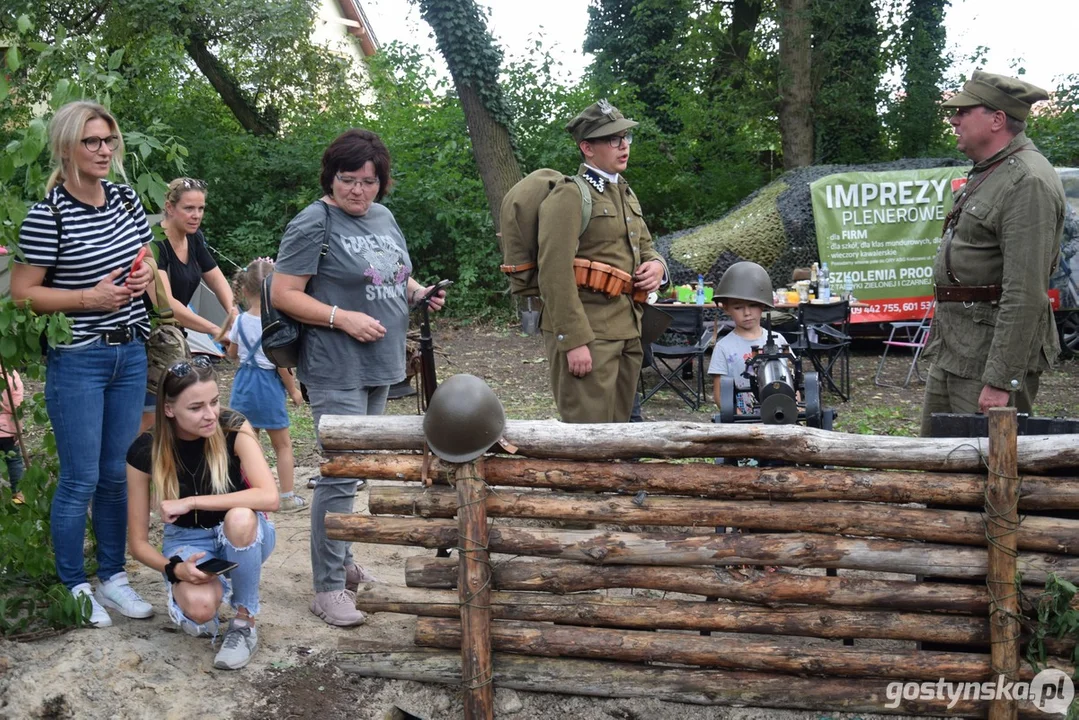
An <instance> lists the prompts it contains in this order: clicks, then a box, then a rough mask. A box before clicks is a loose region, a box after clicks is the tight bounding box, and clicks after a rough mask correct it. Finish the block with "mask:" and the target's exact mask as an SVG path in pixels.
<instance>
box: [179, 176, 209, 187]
mask: <svg viewBox="0 0 1079 720" xmlns="http://www.w3.org/2000/svg"><path fill="white" fill-rule="evenodd" d="M180 185H182V186H183V188H184V190H205V189H206V181H205V180H195V179H193V178H183V179H181V180H180Z"/></svg>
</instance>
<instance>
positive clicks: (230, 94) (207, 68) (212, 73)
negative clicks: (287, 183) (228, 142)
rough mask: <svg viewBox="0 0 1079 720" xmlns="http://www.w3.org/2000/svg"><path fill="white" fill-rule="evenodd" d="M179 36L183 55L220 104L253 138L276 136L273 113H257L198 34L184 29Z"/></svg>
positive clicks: (227, 70) (223, 65)
mask: <svg viewBox="0 0 1079 720" xmlns="http://www.w3.org/2000/svg"><path fill="white" fill-rule="evenodd" d="M181 37H183V38H184V49H185V50H187V54H188V55H189V56H190V57H191V59H192V60H194V61H195V65H197V66H198V68H199V70H201V71H202V74H203V75H205V76H206V79H207V80H209V81H210V84H211V85H212V86H213V88H214V90H216V91H217V94H218V95H220V96H221V101H222V102H223V103H225V106H226V107H227V108H228V109H229V110H230V111H231V112H232V114H233V115H234V116H235V117H236V120H237V121H238V122H239V123H240V125H241V126H242V127H243V128H244V129H245V130H247V131H248V132H250V133H251V134H253V135H266V136H272V135H276V134H277V130H278V127H277V119H276V118H275V117H274V116H273V113H272V112H266V113H260V112H259V110H258V108H257V107H255V105H254V103H253V102H251V100H250V99H249V98H248V97H247V95H246V93H244V91H243V89H242V88H240V86H239V84H238V83H237V82H236V79H235V78H234V77H233V76H232V73H231V72H229V69H228V68H227V67H226V66H225V64H224V63H222V62H221V61H220V60H218V59H217V56H216V55H214V54H213V53H212V52H211V51H210V48H209V47H208V46H207V44H206V40H205V39H204V38H203V37H202V35H201V34H199V32H198V31H196V30H193V29H191V28H185V32H184V33H181Z"/></svg>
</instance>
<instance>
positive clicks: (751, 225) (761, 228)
mask: <svg viewBox="0 0 1079 720" xmlns="http://www.w3.org/2000/svg"><path fill="white" fill-rule="evenodd" d="M965 164H966V165H969V163H965V162H964V161H961V160H952V159H947V158H919V159H913V160H897V161H895V162H889V163H876V164H873V165H814V166H811V167H806V168H799V169H798V170H792V171H791V172H788V173H785V174H784V175H783V176H782V177H780V178H779V179H778V180H776V181H774V182H772V183H770V184H768V185H765V186H764V187H763V188H761V189H760V190H758V191H756V192H755V193H753V194H752V195H750V196H749V197H747V198H746V199H745V200H743V201H742V202H741V203H739V205H738V206H737V207H735V208H734V209H733V210H731V211H730V212H729V213H727V215H726V216H724V217H723V218H721V219H720V220H717V221H715V222H713V223H709V224H708V225H702V226H700V227H696V228H692V229H690V230H682V231H679V232H676V233H671V234H670V235H664V236H663V237H660V238H657V239H656V241H655V242H656V249H657V250H658V251H659V252H660V253H661V254H662V255H663V256H664V257H665V258H666V259H667V263H668V266H669V267H670V270H671V276H672V280H673V282H674V283H675V284H684V283H690V282H695V281H696V280H697V275H698V274H702V275H704V278H705V281H706V282H708V283H712V284H715V283H718V282H719V279H720V277H722V275H723V273H724V272H725V271H726V269H727V268H729V267H730V266H731V265H733V264H734V263H736V262H739V261H741V260H751V261H753V262H755V263H758V264H760V265H762V266H764V268H765V269H766V270H768V274H769V276H771V278H772V285H773V287H783V286H786V285H788V284H790V281H791V272H792V271H793V270H794V269H795V268H797V267H808V266H809V265H810V264H812V263H813V262H816V261H818V260H819V255H818V253H817V236H816V229H815V228H814V225H813V203H812V201H811V200H810V197H809V185H810V183H812V182H814V181H816V180H819V179H820V178H822V177H825V176H827V175H835V174H837V173H846V172H884V171H890V170H924V169H927V168H935V167H955V166H961V165H965ZM1077 254H1079V219H1077V216H1076V213H1075V212H1074V211H1073V210H1071V209H1070V208H1069V210H1068V217H1067V219H1066V221H1065V225H1064V240H1063V252H1062V254H1061V267H1060V269H1059V270H1058V271H1057V273H1056V274H1055V275H1054V276H1053V281H1052V286H1053V287H1055V288H1058V289H1060V290H1061V300H1062V304H1063V306H1064V307H1076V306H1077V305H1079V291H1077V290H1076V287H1077V285H1079V257H1076V255H1077Z"/></svg>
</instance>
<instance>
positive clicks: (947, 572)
mask: <svg viewBox="0 0 1079 720" xmlns="http://www.w3.org/2000/svg"><path fill="white" fill-rule="evenodd" d="M456 528H457V526H456V523H454V522H452V521H448V520H426V519H421V518H410V519H402V518H387V517H367V516H365V515H346V514H339V513H327V514H326V531H327V534H328V535H329V537H331V538H334V539H336V540H349V541H352V542H369V543H381V544H389V545H416V546H420V547H429V548H451V547H453V546H454V544H455V543H456V542H457V537H456V534H457V531H456ZM488 547H489V549H490V550H491V552H496V553H505V554H508V555H532V556H539V557H549V558H559V559H563V560H575V561H577V562H583V563H589V564H595V565H607V564H610V565H665V566H671V565H675V566H680V565H784V566H793V567H818V568H821V567H823V568H848V569H853V570H871V571H875V572H893V573H909V574H917V573H921V574H925V575H933V576H937V577H984V576H985V573H986V556H987V552H986V550H985V549H984V548H973V547H964V546H958V545H930V544H926V543H916V542H909V541H902V540H874V539H861V538H845V537H835V536H831V535H816V534H811V533H787V534H779V535H771V534H746V535H742V534H729V535H715V534H708V535H686V534H685V533H664V534H660V533H636V534H635V533H618V532H607V533H603V532H595V531H581V530H554V529H546V528H524V527H510V526H492V527H491V530H490V545H489V546H488ZM1019 569H1020V571H1021V572H1022V573H1023V580H1024V582H1027V583H1035V584H1044V583H1045V580H1046V578H1047V577H1048V574H1049V573H1050V572H1055V573H1057V575H1058V576H1060V577H1062V578H1064V579H1066V580H1069V581H1072V582H1075V581H1076V580H1079V558H1074V557H1070V556H1066V555H1051V554H1048V553H1022V554H1020V555H1019Z"/></svg>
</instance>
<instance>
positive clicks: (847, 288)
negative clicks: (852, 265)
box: [843, 273, 854, 300]
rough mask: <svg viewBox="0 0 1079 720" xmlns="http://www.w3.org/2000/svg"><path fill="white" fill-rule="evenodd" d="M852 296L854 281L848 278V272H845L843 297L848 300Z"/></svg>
mask: <svg viewBox="0 0 1079 720" xmlns="http://www.w3.org/2000/svg"><path fill="white" fill-rule="evenodd" d="M852 297H854V283H853V282H852V281H851V279H850V273H847V276H846V278H844V280H843V299H844V300H850V299H851V298H852Z"/></svg>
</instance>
